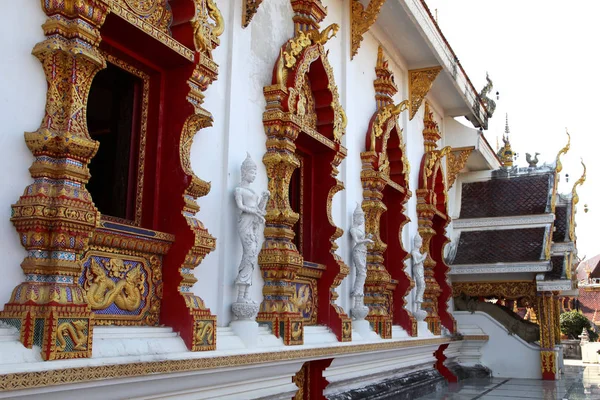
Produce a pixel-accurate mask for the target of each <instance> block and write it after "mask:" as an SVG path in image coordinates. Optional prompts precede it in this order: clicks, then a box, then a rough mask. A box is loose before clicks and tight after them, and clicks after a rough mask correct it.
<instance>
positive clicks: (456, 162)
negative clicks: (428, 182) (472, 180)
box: [446, 146, 475, 190]
mask: <svg viewBox="0 0 600 400" xmlns="http://www.w3.org/2000/svg"><path fill="white" fill-rule="evenodd" d="M473 150H475V147H473V146H471V147H463V148H453V149H452V150H451V151H450V152H449V153H448V154H447V155H446V179H447V180H448V185H447V186H446V188H447V190H450V188H451V187H452V185H454V182H455V181H456V178H457V177H458V174H459V173H460V171H461V170H462V169H463V168H464V167H465V165H467V160H468V159H469V156H470V155H471V152H473Z"/></svg>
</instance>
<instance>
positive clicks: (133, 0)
mask: <svg viewBox="0 0 600 400" xmlns="http://www.w3.org/2000/svg"><path fill="white" fill-rule="evenodd" d="M113 2H116V3H120V4H121V5H122V6H124V7H127V9H129V10H130V11H131V12H133V14H135V16H136V17H137V18H139V19H141V20H142V21H144V22H145V23H147V24H150V25H152V26H153V27H155V28H157V29H158V30H160V31H161V32H164V33H165V34H167V35H170V34H171V32H170V25H171V20H172V19H173V14H172V13H171V8H170V7H169V5H168V4H167V0H113Z"/></svg>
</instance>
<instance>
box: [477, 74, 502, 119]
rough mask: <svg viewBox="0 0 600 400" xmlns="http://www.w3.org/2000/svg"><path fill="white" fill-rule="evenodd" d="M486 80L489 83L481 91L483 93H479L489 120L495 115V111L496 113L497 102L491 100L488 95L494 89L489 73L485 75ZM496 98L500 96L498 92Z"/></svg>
mask: <svg viewBox="0 0 600 400" xmlns="http://www.w3.org/2000/svg"><path fill="white" fill-rule="evenodd" d="M485 79H486V81H487V84H486V85H485V86H484V87H483V89H481V92H479V97H481V101H482V102H483V104H484V105H485V108H486V109H487V116H488V118H492V116H493V115H494V111H496V102H495V101H494V100H492V99H491V98H489V97H488V94H489V93H490V92H491V91H492V89H493V88H494V83H493V82H492V80H491V79H490V75H489V74H488V73H487V72H486V74H485ZM496 96H498V92H496Z"/></svg>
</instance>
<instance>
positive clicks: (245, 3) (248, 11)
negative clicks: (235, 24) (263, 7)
mask: <svg viewBox="0 0 600 400" xmlns="http://www.w3.org/2000/svg"><path fill="white" fill-rule="evenodd" d="M262 2H263V0H242V27H244V28H245V27H247V26H248V25H250V21H252V17H254V14H256V12H257V11H258V7H259V6H260V3H262Z"/></svg>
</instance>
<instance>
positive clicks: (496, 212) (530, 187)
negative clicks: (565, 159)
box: [460, 172, 554, 218]
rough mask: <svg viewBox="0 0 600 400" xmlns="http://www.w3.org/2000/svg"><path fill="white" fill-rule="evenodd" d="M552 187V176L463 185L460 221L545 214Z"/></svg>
mask: <svg viewBox="0 0 600 400" xmlns="http://www.w3.org/2000/svg"><path fill="white" fill-rule="evenodd" d="M553 183H554V174H553V173H552V172H545V173H541V174H527V175H518V176H513V177H497V178H492V179H490V180H487V181H483V182H468V183H463V185H462V202H461V209H460V218H484V217H506V216H518V215H534V214H544V213H547V212H548V209H549V201H550V196H549V194H550V193H551V189H552V185H553Z"/></svg>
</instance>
